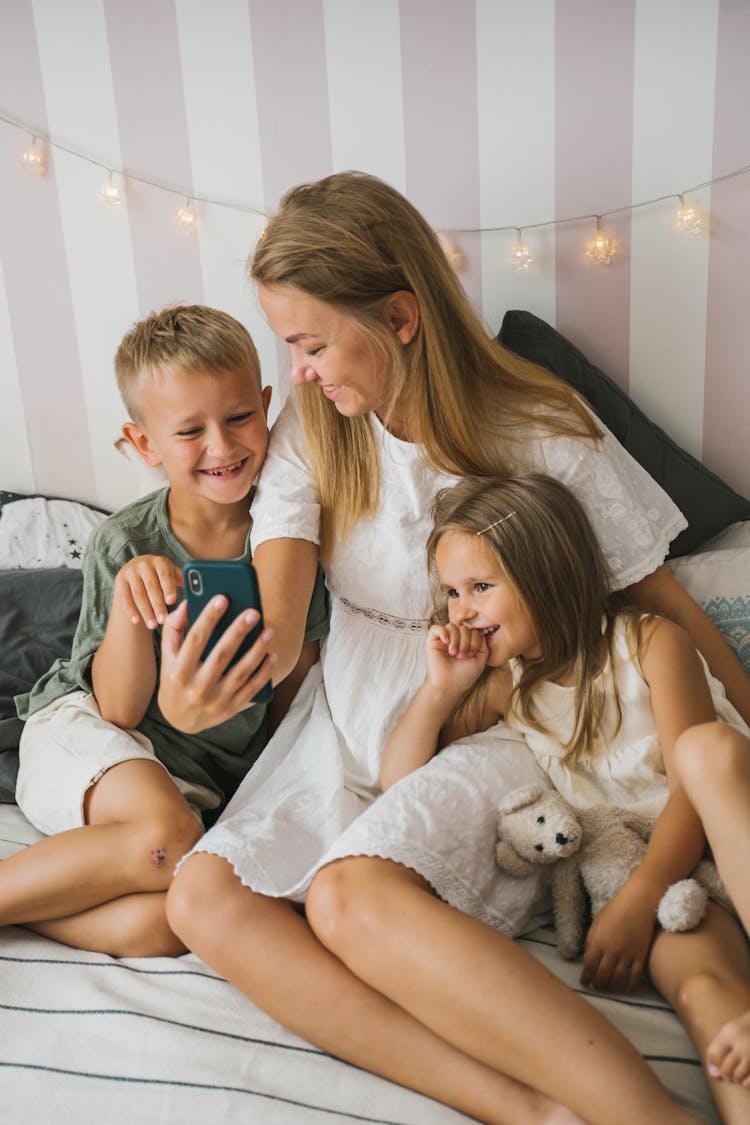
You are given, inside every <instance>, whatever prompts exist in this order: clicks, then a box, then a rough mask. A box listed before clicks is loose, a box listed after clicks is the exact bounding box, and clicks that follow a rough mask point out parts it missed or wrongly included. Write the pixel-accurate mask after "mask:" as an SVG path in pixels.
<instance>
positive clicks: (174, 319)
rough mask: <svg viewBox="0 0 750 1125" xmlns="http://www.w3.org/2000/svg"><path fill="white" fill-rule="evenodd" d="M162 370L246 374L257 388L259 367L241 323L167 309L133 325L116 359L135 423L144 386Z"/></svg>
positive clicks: (188, 309)
mask: <svg viewBox="0 0 750 1125" xmlns="http://www.w3.org/2000/svg"><path fill="white" fill-rule="evenodd" d="M164 367H179V368H180V369H181V370H182V371H201V372H207V373H208V374H211V373H213V372H216V373H218V372H222V371H244V372H246V373H247V374H248V375H249V376H251V377H253V378H255V379H256V380H257V382H258V388H259V389H260V388H261V377H260V361H259V359H258V353H257V351H256V350H255V344H254V343H253V341H252V337H251V336H250V333H249V332H248V330H247V329H246V328H245V326H244V325H243V324H240V322H239V320H235V318H234V317H233V316H230V315H229V313H225V312H221V311H220V310H219V309H211V308H208V307H207V306H206V305H169V306H168V307H167V308H164V309H162V310H161V311H160V312H153V313H151V314H150V315H149V316H147V317H145V318H144V319H143V320H139V321H137V322H136V323H135V324H134V325H133V327H132V328H131V329H130V331H129V332H127V333H126V335H125V336H124V338H123V340H122V343H121V344H120V346H119V348H118V349H117V352H116V354H115V374H116V376H117V386H118V387H119V390H120V395H121V396H122V401H123V402H124V404H125V408H126V409H127V411H128V413H129V415H130V417H131V418H132V419H133V421H134V422H140V421H142V418H140V417H139V415H140V413H141V411H140V391H141V388H142V387H143V384H144V382H145V381H146V380H147V379H148V378H151V377H153V376H155V375H157V374H158V373H159V371H160V370H161V369H163V368H164Z"/></svg>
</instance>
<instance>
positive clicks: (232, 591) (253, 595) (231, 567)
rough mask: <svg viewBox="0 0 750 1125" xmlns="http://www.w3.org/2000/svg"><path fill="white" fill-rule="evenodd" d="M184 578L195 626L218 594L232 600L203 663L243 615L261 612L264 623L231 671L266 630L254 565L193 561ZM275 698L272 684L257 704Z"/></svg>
mask: <svg viewBox="0 0 750 1125" xmlns="http://www.w3.org/2000/svg"><path fill="white" fill-rule="evenodd" d="M182 574H183V578H184V579H185V597H186V599H187V603H188V617H189V618H190V624H191V625H192V624H193V622H194V621H195V619H196V618H197V617H198V614H199V613H200V612H201V610H202V609H203V607H204V606H205V605H208V603H209V602H210V601H211V599H212V598H215V597H216V595H217V594H223V595H224V597H225V598H228V599H229V605H228V607H227V608H226V610H225V611H224V615H223V616H222V618H221V620H220V621H219V622H218V623H217V625H216V627H215V628H214V630H213V632H212V633H211V636H210V637H209V638H208V642H207V644H206V647H205V648H204V650H203V653H202V659H204V660H205V658H206V657H207V656H208V654H209V653H210V651H211V649H212V648H213V647H214V645H215V644H216V642H217V641H218V640H219V639H220V637H221V636H222V634H223V633H224V631H225V629H227V627H228V626H229V625H231V624H232V622H233V621H234V619H235V618H236V617H238V616H239V614H240V613H244V612H245V611H246V610H248V609H257V611H258V613H259V614H260V621H259V622H258V624H257V625H256V626H255V628H254V629H252V630H251V631H250V632H249V633H248V635H247V636H246V637H245V639H244V641H243V642H242V644H241V645H240V647H239V648H238V649H237V652H236V653H235V655H234V656H233V657H232V660H231V661H230V667H231V665H232V664H235V663H236V662H237V661H238V660H239V659H240V658H241V657H242V656H244V655H245V653H246V652H247V651H248V650H249V649H251V648H252V646H253V645H254V644H255V642H256V641H257V639H258V637H259V636H260V634H261V633H262V632H263V628H264V626H263V610H262V609H261V604H260V589H259V587H258V576H257V574H256V573H255V567H254V566H253V564H252V563H246V562H243V561H242V560H241V559H193V560H192V561H191V562H189V563H186V564H185V566H183V568H182ZM272 697H273V687H272V686H271V684H270V682H269V683H267V684H266V685H265V686H264V687H262V688H261V689H260V691H259V692H258V694H257V695H256V696H254V697H253V703H269V702H270V701H271V699H272Z"/></svg>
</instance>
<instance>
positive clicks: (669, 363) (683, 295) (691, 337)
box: [630, 0, 718, 457]
mask: <svg viewBox="0 0 750 1125" xmlns="http://www.w3.org/2000/svg"><path fill="white" fill-rule="evenodd" d="M684 11H685V5H684V0H661V3H659V4H654V3H652V2H651V0H638V4H637V7H636V23H635V32H636V36H635V90H634V110H633V137H634V141H633V200H634V201H638V200H642V199H653V198H656V197H658V196H660V195H664V194H665V193H669V192H672V191H674V190H675V187H676V186H679V185H680V184H681V185H682V186H683V187H690V186H691V185H693V184H699V183H704V182H705V181H706V180H710V178H711V148H712V143H713V115H714V83H715V77H716V75H715V57H716V46H715V45H716V30H717V18H718V5H717V4H715V3H705V4H701V5H693V7H692V8H691V15H690V19H685V18H684ZM665 43H669V46H670V49H669V50H665V49H664V45H665ZM686 202H687V203H689V204H690V205H691V206H693V207H694V208H695V209H697V210H699V211H702V212H704V213H705V216H706V220H707V218H708V210H709V202H710V191H708V190H706V191H703V192H700V193H699V194H696V195H692V196H690V197H689V198H688V199H687V200H686ZM677 207H678V200H677V199H670V200H667V201H665V202H664V203H660V204H657V205H654V206H650V207H645V208H643V209H639V211H638V212H637V213H636V214H635V215H634V216H633V222H632V232H631V239H632V241H631V247H632V260H631V270H630V391H631V394H633V396H634V397H635V398H637V400H638V402H639V404H640V405H641V406H642V407H643V409H644V410H646V411H647V413H648V414H649V415H650V416H651V417H652V418H653V419H654V421H656V422H659V423H660V424H661V425H663V426H664V427H665V429H667V430H668V431H669V433H670V434H671V435H672V436H673V437H674V438H675V440H677V441H678V442H679V443H680V444H681V445H684V446H685V447H686V448H687V449H689V450H690V451H691V452H692V453H693V454H695V455H696V456H697V457H700V455H701V452H702V447H703V378H704V365H705V350H706V322H705V317H704V316H703V315H696V310H702V309H705V307H706V291H707V277H708V235H707V233H705V231H704V233H703V234H702V235H699V236H696V235H690V234H687V233H686V232H685V231H681V230H678V229H677V228H676V224H675V217H676V213H677ZM704 225H705V226H707V222H706V223H705V224H704Z"/></svg>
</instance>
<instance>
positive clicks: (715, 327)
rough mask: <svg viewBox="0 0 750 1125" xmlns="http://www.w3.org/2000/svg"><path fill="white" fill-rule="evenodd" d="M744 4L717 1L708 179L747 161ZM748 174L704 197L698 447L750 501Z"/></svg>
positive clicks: (749, 90)
mask: <svg viewBox="0 0 750 1125" xmlns="http://www.w3.org/2000/svg"><path fill="white" fill-rule="evenodd" d="M749 56H750V5H748V4H746V3H743V4H740V3H736V2H734V0H721V3H720V7H719V33H718V49H717V57H718V62H717V77H716V123H715V132H714V150H713V174H714V176H721V175H724V173H726V172H729V171H731V170H732V169H734V168H738V167H741V166H744V165H746V164H748V163H749V162H750V115H749V114H748V106H750V75H749V74H748V67H747V60H748V57H749ZM748 198H750V174H748V175H745V176H743V177H741V178H739V179H736V180H728V181H726V182H725V183H721V184H715V185H714V187H713V189H712V193H711V203H712V211H711V248H710V258H709V289H708V327H707V346H706V399H705V406H704V449H705V453H706V458H707V461H708V463H709V464H710V465H711V466H712V467H713V468H714V469H715V470H716V472H718V473H719V474H720V475H722V476H724V477H725V478H726V480H727V481H729V482H730V483H731V484H733V485H734V487H735V488H737V489H738V490H739V491H741V492H742V493H743V494H744V495H746V496H750V454H748V432H747V423H748V418H750V378H748V372H749V371H750V357H749V356H748V351H749V350H750V349H749V348H748V331H747V301H748V293H750V226H748V206H747V202H748Z"/></svg>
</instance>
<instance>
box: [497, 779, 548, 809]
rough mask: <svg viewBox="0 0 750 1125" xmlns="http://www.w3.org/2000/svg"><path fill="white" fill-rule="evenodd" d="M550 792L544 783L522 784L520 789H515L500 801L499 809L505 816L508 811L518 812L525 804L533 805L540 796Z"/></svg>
mask: <svg viewBox="0 0 750 1125" xmlns="http://www.w3.org/2000/svg"><path fill="white" fill-rule="evenodd" d="M547 792H549V790H548V788H547V787H545V786H544V785H522V786H521V787H520V789H513V790H512V792H510V793H508V794H507V795H506V796H505V797H503V799H502V801H500V802H498V806H497V811H498V812H499V813H500V814H501V816H504V815H505V814H506V813H512V812H516V811H517V810H518V809H522V808H523V807H524V806H525V805H533V804H534V802H535V801H538V800H539V798H540V797H543V796H544V794H545V793H547Z"/></svg>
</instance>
